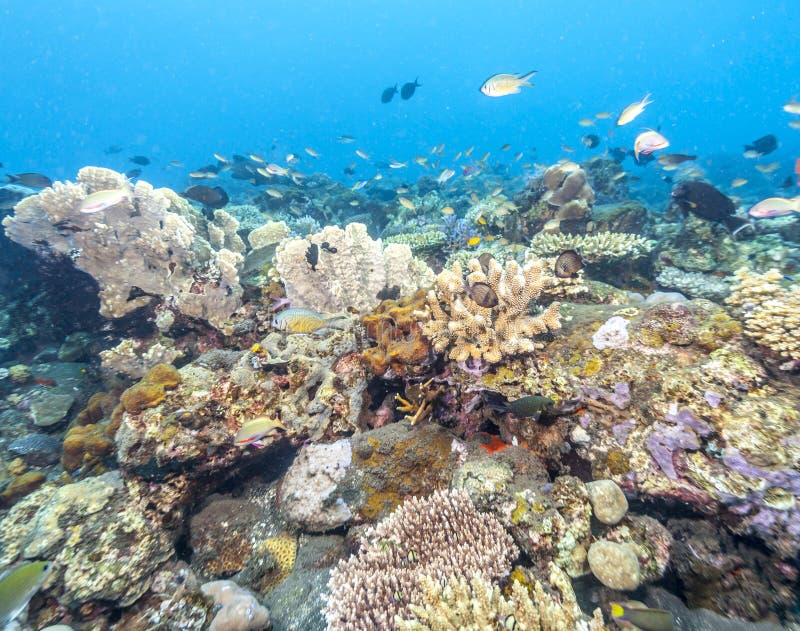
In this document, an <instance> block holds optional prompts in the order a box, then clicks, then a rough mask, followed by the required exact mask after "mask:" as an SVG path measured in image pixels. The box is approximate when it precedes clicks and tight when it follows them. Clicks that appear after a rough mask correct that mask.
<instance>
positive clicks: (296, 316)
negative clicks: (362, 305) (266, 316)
mask: <svg viewBox="0 0 800 631" xmlns="http://www.w3.org/2000/svg"><path fill="white" fill-rule="evenodd" d="M340 317H341V316H338V317H337V316H332V315H325V314H322V313H319V312H317V311H312V310H311V309H302V308H300V307H291V308H289V309H284V310H283V311H281V312H280V313H278V314H276V315H275V317H274V318H272V326H274V327H275V328H276V329H277V330H278V331H286V332H287V333H315V332H316V331H319V330H320V329H324V328H325V327H327V326H328V324H329V323H330V322H331V321H332V320H336V319H337V318H340Z"/></svg>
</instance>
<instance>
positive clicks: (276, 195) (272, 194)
mask: <svg viewBox="0 0 800 631" xmlns="http://www.w3.org/2000/svg"><path fill="white" fill-rule="evenodd" d="M264 192H265V193H266V194H267V195H269V196H270V197H273V198H275V199H283V193H281V192H280V191H279V190H276V189H274V188H268V189H267V190H265V191H264Z"/></svg>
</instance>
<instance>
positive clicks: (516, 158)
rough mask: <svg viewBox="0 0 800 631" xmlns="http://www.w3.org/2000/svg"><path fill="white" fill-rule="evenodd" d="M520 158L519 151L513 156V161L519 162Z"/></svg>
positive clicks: (520, 153)
mask: <svg viewBox="0 0 800 631" xmlns="http://www.w3.org/2000/svg"><path fill="white" fill-rule="evenodd" d="M520 160H522V152H521V151H520V152H519V153H518V154H517V155H515V156H514V162H519V161H520Z"/></svg>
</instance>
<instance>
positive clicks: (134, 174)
mask: <svg viewBox="0 0 800 631" xmlns="http://www.w3.org/2000/svg"><path fill="white" fill-rule="evenodd" d="M141 174H142V170H141V169H131V170H130V171H128V172H127V173H126V174H125V177H126V178H128V179H129V180H132V179H134V178H137V177H139V176H140V175H141Z"/></svg>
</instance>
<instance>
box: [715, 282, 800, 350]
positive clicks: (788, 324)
mask: <svg viewBox="0 0 800 631" xmlns="http://www.w3.org/2000/svg"><path fill="white" fill-rule="evenodd" d="M735 275H736V280H737V281H738V284H736V285H734V287H733V289H732V293H731V296H730V298H728V300H727V303H728V304H729V305H731V306H734V307H738V308H740V309H741V310H742V320H743V322H744V331H745V334H746V335H747V336H748V337H750V338H751V339H752V340H754V341H755V342H756V343H758V344H761V345H762V346H765V347H766V348H768V349H770V350H771V351H773V352H775V353H777V354H778V355H780V356H782V357H785V358H788V359H790V360H794V361H798V360H800V287H798V285H797V284H796V283H795V284H792V285H791V286H790V287H785V286H784V285H782V284H781V281H782V280H783V274H782V273H781V272H780V271H778V270H777V269H771V270H769V271H768V272H766V273H765V274H756V273H754V272H752V271H750V270H749V269H747V268H742V269H739V270H737V271H736V274H735Z"/></svg>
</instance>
